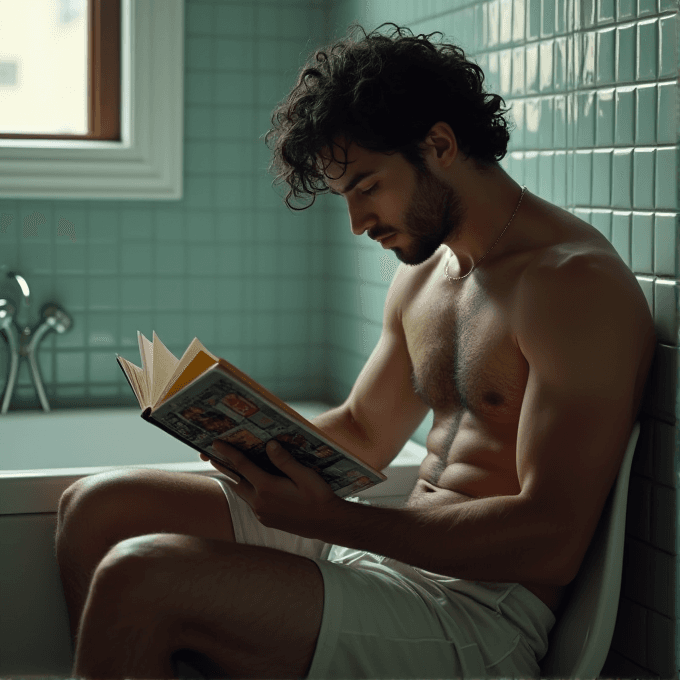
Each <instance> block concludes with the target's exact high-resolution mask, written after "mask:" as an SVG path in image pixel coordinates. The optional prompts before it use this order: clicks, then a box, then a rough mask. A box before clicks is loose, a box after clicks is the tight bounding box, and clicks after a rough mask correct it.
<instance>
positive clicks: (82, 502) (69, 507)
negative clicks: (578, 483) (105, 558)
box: [56, 470, 135, 544]
mask: <svg viewBox="0 0 680 680" xmlns="http://www.w3.org/2000/svg"><path fill="white" fill-rule="evenodd" d="M131 473H132V474H134V473H135V471H134V470H132V471H131V470H113V471H111V472H102V473H100V474H96V475H90V476H88V477H82V478H81V479H79V480H77V481H76V482H74V483H73V484H71V486H69V487H68V488H67V489H66V490H65V491H64V493H63V494H62V495H61V498H60V499H59V506H58V510H57V532H56V540H57V544H59V543H63V542H64V541H66V542H69V543H70V542H72V541H73V540H78V541H79V542H82V541H87V540H88V537H92V538H94V537H95V536H96V537H97V538H101V537H102V536H103V535H104V534H106V523H109V522H112V521H115V517H116V510H117V509H120V508H125V507H126V500H125V497H124V495H123V494H124V493H125V489H126V488H128V487H129V486H130V481H131V480H130V475H131Z"/></svg>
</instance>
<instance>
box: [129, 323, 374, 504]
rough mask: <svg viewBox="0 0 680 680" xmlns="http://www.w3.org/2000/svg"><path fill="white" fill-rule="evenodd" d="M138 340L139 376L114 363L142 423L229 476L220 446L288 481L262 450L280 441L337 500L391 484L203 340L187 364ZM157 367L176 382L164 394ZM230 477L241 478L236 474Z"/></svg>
mask: <svg viewBox="0 0 680 680" xmlns="http://www.w3.org/2000/svg"><path fill="white" fill-rule="evenodd" d="M139 336H140V352H141V354H142V363H143V367H142V368H139V367H137V366H134V364H130V362H129V361H127V360H125V359H123V358H122V357H120V356H118V355H116V356H117V360H118V364H119V365H120V367H121V369H122V370H123V373H124V374H125V376H126V379H127V380H128V382H129V384H130V387H131V388H132V389H133V391H134V392H135V394H136V395H137V399H138V401H139V402H140V406H142V409H143V410H142V417H143V418H144V419H145V420H147V421H149V422H151V423H153V424H154V425H156V426H157V427H159V428H160V429H162V430H164V431H165V432H167V433H168V434H170V435H172V436H173V437H175V438H176V439H179V440H181V441H183V442H185V443H186V444H188V445H189V446H191V447H192V448H194V449H196V450H197V451H200V452H201V453H203V454H204V455H206V456H208V457H209V458H211V459H214V460H216V461H218V462H220V463H221V464H222V465H223V466H224V467H227V468H229V469H231V466H230V465H229V464H228V463H227V462H226V461H223V460H221V459H220V458H219V457H218V456H217V455H216V454H215V453H214V451H213V450H212V448H211V446H212V443H213V441H214V440H215V439H218V438H219V439H222V440H224V441H226V442H227V443H228V444H230V445H232V446H233V447H234V448H237V449H239V450H240V451H241V452H242V453H244V454H245V455H246V456H248V458H249V459H250V460H252V461H253V462H254V463H255V464H256V465H258V466H259V467H260V468H262V469H263V470H264V471H266V472H268V473H270V474H273V475H277V476H285V475H284V473H283V472H282V471H281V470H279V469H278V468H277V467H276V466H275V465H274V464H273V463H272V462H271V461H270V459H269V456H268V454H267V452H266V449H265V446H266V444H267V442H268V441H269V440H270V439H276V441H278V442H279V443H280V444H281V446H282V447H283V448H284V449H286V450H287V451H289V452H290V453H291V454H292V455H293V457H294V458H295V459H296V460H297V461H298V462H300V463H302V464H303V465H305V466H307V467H310V468H312V469H313V470H315V471H316V472H317V473H318V474H319V475H321V477H323V479H324V480H325V481H326V482H327V483H328V484H329V486H330V487H331V488H332V489H333V491H334V493H336V494H337V495H338V496H340V497H343V498H344V497H346V496H350V495H352V494H355V493H357V492H359V491H363V490H364V489H368V488H370V487H372V486H375V485H376V484H379V483H380V482H381V481H384V480H385V479H387V477H386V476H385V475H384V474H382V473H381V472H379V471H377V470H374V469H373V468H371V467H370V466H369V465H367V464H366V463H364V462H363V461H361V460H360V459H358V458H356V457H355V456H353V455H352V454H351V453H350V452H349V451H346V450H345V449H343V448H342V447H341V446H340V445H338V444H337V443H335V442H333V441H332V440H330V439H329V438H328V437H327V436H326V435H325V434H324V433H323V432H322V431H321V430H320V429H319V428H317V427H316V426H315V425H314V424H313V423H310V422H309V421H308V420H306V419H305V418H304V417H303V416H302V415H300V414H299V413H297V412H296V411H294V410H293V409H292V408H290V406H288V405H287V404H285V403H284V402H283V401H281V400H280V399H279V398H278V397H276V396H275V395H274V394H272V393H271V392H269V391H268V390H267V389H266V388H264V387H263V386H262V385H260V384H259V383H257V382H256V381H254V380H253V379H252V378H250V377H249V376H247V375H246V374H245V373H243V372H242V371H240V370H239V369H237V368H236V367H235V366H232V365H231V364H229V362H227V361H225V360H224V359H219V358H217V357H215V356H214V355H212V354H210V353H209V352H208V351H207V350H205V348H203V347H202V345H200V342H199V341H198V339H195V340H194V342H192V344H191V345H190V347H189V349H187V352H189V351H190V350H191V355H192V356H191V359H190V361H188V362H187V361H185V357H183V358H182V360H179V361H178V360H177V359H175V358H174V356H172V355H171V354H170V353H169V352H168V350H167V349H166V348H165V347H164V346H162V343H160V341H159V340H158V337H157V336H156V334H155V333H154V342H153V344H152V343H150V342H149V341H148V340H146V338H144V336H142V335H141V334H139ZM145 343H148V345H147V344H145ZM157 343H158V345H157ZM196 343H198V345H200V349H199V348H198V347H197V344H196ZM160 347H162V348H163V349H162V350H160ZM192 348H193V349H192ZM156 350H160V351H156ZM163 350H164V351H163ZM166 353H167V354H170V357H172V359H174V362H176V363H174V362H173V361H172V359H170V357H168V356H167V354H166ZM186 354H187V353H186V352H185V356H186ZM159 357H160V358H159ZM183 363H184V367H183V368H182V364H183ZM157 364H158V365H162V367H163V370H162V371H161V373H163V374H164V376H165V377H166V378H167V376H168V374H171V377H170V379H169V381H168V382H167V384H166V383H164V384H163V385H161V386H159V385H157V384H156V380H154V376H153V374H151V376H150V375H149V373H150V372H151V371H150V370H149V369H150V367H151V369H152V370H153V369H155V368H156V366H157ZM157 377H158V374H157V375H156V378H157ZM144 395H146V397H145V396H144ZM151 395H153V396H155V397H157V400H156V402H152V398H151ZM152 403H154V405H152ZM233 474H234V476H235V477H236V478H239V477H240V475H238V473H237V472H236V471H233Z"/></svg>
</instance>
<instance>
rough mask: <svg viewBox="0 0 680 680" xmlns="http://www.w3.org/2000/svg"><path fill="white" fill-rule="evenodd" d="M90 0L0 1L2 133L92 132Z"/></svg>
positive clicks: (0, 122)
mask: <svg viewBox="0 0 680 680" xmlns="http://www.w3.org/2000/svg"><path fill="white" fill-rule="evenodd" d="M87 3H88V0H30V1H27V0H21V2H17V0H0V134H3V133H5V134H42V135H51V134H76V135H85V134H87V133H88V37H89V35H88V16H89V12H88V5H87Z"/></svg>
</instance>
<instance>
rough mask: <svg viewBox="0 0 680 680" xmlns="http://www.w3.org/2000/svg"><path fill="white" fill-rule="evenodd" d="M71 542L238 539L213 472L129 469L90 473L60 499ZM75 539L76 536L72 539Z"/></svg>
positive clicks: (64, 527) (64, 529)
mask: <svg viewBox="0 0 680 680" xmlns="http://www.w3.org/2000/svg"><path fill="white" fill-rule="evenodd" d="M59 532H60V533H61V534H67V536H66V540H67V542H73V541H77V542H78V543H81V544H82V543H83V541H86V542H87V541H90V540H91V541H92V544H93V546H94V544H96V545H99V544H101V545H102V546H103V545H106V546H109V547H110V546H112V545H114V544H115V543H117V542H118V541H121V540H124V539H126V538H131V537H133V536H141V535H144V534H155V533H165V532H167V533H177V534H187V535H189V536H199V537H202V538H208V539H214V540H222V541H233V540H234V530H233V524H232V521H231V514H230V511H229V504H228V503H227V499H226V498H225V495H224V493H223V491H222V488H221V487H220V485H218V484H217V483H216V482H215V479H214V478H212V477H209V476H204V475H197V474H191V473H184V472H170V471H165V470H155V469H140V468H125V469H120V470H112V471H108V472H103V473H100V474H96V475H91V476H88V477H84V478H82V479H80V480H78V481H77V482H75V484H72V485H71V486H70V487H69V488H68V489H67V490H66V491H65V492H64V494H63V496H62V498H61V500H60V503H59ZM69 539H70V540H69Z"/></svg>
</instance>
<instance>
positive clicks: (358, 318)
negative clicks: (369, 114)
mask: <svg viewBox="0 0 680 680" xmlns="http://www.w3.org/2000/svg"><path fill="white" fill-rule="evenodd" d="M352 20H359V21H360V22H361V23H362V24H363V25H364V27H365V28H366V29H372V28H375V27H376V26H378V25H379V24H381V23H383V22H385V21H391V22H394V23H397V24H401V25H406V26H408V27H409V28H411V29H413V31H414V32H415V33H430V32H433V31H442V32H443V33H444V34H445V35H446V36H447V38H450V39H452V40H453V41H454V42H456V43H457V44H459V45H460V46H461V47H463V49H464V50H465V52H466V54H467V55H468V56H469V57H472V58H473V59H474V60H475V61H476V62H477V63H478V64H479V65H480V66H481V67H482V69H483V70H484V73H485V75H486V87H487V89H488V91H491V92H495V93H498V94H500V95H501V96H502V97H503V98H504V99H505V101H506V105H508V106H511V107H512V111H511V117H512V119H513V120H514V122H515V124H516V126H517V127H516V129H515V130H514V131H513V132H512V135H511V141H510V145H509V153H508V155H507V156H506V157H505V158H504V159H503V161H501V165H502V166H503V168H504V169H505V170H506V171H507V172H508V173H509V174H510V175H511V176H512V177H513V178H514V179H515V180H516V181H518V182H519V183H521V184H525V185H526V186H527V188H528V189H529V190H530V191H532V192H534V193H536V194H538V195H540V196H541V197H542V198H544V199H546V200H548V201H550V202H552V203H555V204H557V205H559V206H561V207H563V208H565V209H567V210H569V211H570V212H572V213H574V214H575V215H577V216H578V217H580V218H581V219H583V220H585V221H586V222H589V223H590V224H592V225H593V226H594V227H596V228H597V229H598V230H599V231H601V232H602V233H603V234H604V235H605V236H606V237H607V238H608V239H609V240H610V241H611V243H612V244H613V245H614V246H615V247H616V249H617V250H618V252H619V253H620V255H621V257H622V258H623V259H624V261H625V262H626V263H627V264H628V265H629V266H630V267H631V269H632V270H633V271H634V272H635V274H636V276H637V278H638V281H639V282H640V285H641V287H642V289H643V291H644V293H645V295H646V297H647V300H648V303H649V306H650V309H651V310H652V311H653V314H654V318H655V321H656V329H657V335H658V340H659V343H658V352H657V357H656V359H655V364H654V367H653V371H652V372H653V379H652V389H651V390H650V395H649V398H648V399H647V400H646V403H645V405H644V408H643V414H642V417H641V422H642V432H641V437H640V443H639V444H638V449H637V453H636V456H635V460H634V463H633V473H632V475H631V482H630V493H629V509H628V525H627V536H626V543H625V557H624V559H625V567H624V575H623V585H622V595H621V602H620V607H619V615H618V619H617V625H616V630H615V634H614V640H613V642H612V648H611V652H610V655H609V657H608V659H607V664H606V665H605V669H604V671H603V673H604V674H605V677H612V676H614V677H616V676H618V677H661V678H668V677H678V669H679V668H680V654H679V653H678V650H679V649H680V626H678V612H679V609H680V606H679V603H678V595H677V593H678V588H677V583H678V582H679V581H678V570H679V569H680V560H678V557H677V555H678V522H677V518H678V511H679V508H680V505H679V504H678V500H677V499H678V479H679V474H678V473H679V472H680V465H679V464H678V461H679V460H680V429H679V426H678V419H677V416H678V414H680V400H679V399H678V351H679V349H678V329H679V324H678V318H679V317H678V286H679V284H680V280H679V275H680V269H679V262H678V244H679V241H678V236H677V234H678V80H677V79H678V7H677V3H676V2H674V1H672V0H658V1H657V0H620V1H617V2H614V0H491V1H490V2H475V1H464V0H421V1H419V2H413V1H412V0H369V1H368V2H363V1H362V2H359V1H358V0H343V1H342V2H338V3H336V6H335V12H334V14H333V15H332V17H331V21H330V29H331V31H332V33H333V34H334V35H335V36H340V35H342V34H343V33H344V31H345V29H346V27H347V25H348V24H349V22H350V21H352ZM329 209H330V210H331V215H332V216H333V219H334V220H336V221H337V222H338V225H339V226H338V228H335V229H333V230H332V231H331V232H330V237H329V253H330V254H332V262H331V267H330V272H329V273H330V276H331V279H330V281H329V284H328V295H329V305H328V315H327V318H326V324H327V328H328V331H329V334H328V336H327V342H328V347H329V355H330V366H329V368H330V378H331V379H330V384H331V385H332V387H333V390H334V394H335V396H336V399H338V400H342V399H344V398H345V397H346V395H347V393H348V392H349V390H350V389H351V387H352V384H353V383H354V380H355V379H356V376H357V375H358V373H359V371H360V370H361V368H362V367H363V365H364V363H365V361H366V359H367V358H368V356H369V355H370V352H371V351H372V349H373V347H374V346H375V343H376V342H377V340H378V338H379V336H380V331H381V324H382V309H383V305H384V301H385V296H386V293H387V290H388V287H389V283H390V281H391V278H392V273H393V272H394V270H395V269H396V265H397V264H398V263H397V261H396V259H395V258H394V257H393V256H392V255H390V254H386V253H384V252H383V251H382V249H381V248H380V246H379V244H375V243H372V242H370V240H369V239H366V238H361V239H359V238H356V237H354V236H352V234H351V232H350V230H349V223H348V220H347V217H346V214H344V212H343V211H342V210H341V208H340V207H337V206H335V205H334V204H333V205H331V207H330V208H329ZM431 423H432V418H431V415H430V417H428V418H426V419H425V421H424V422H423V424H422V426H421V427H420V428H419V430H418V431H417V432H416V434H415V437H414V438H415V439H416V440H417V441H419V442H420V443H423V444H424V443H425V438H426V436H427V432H428V431H429V428H430V427H431Z"/></svg>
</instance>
